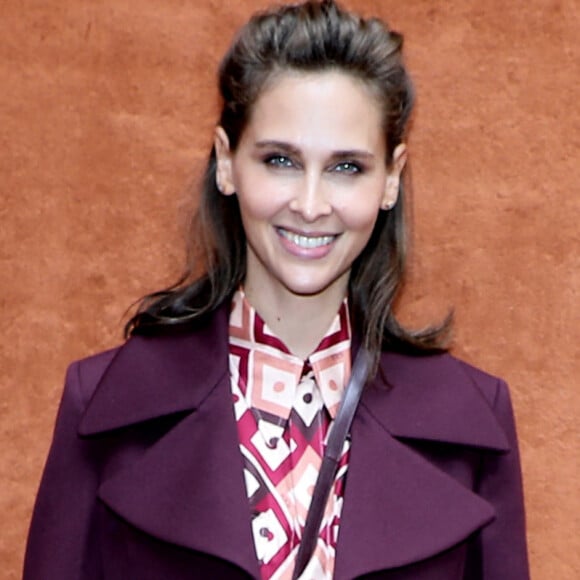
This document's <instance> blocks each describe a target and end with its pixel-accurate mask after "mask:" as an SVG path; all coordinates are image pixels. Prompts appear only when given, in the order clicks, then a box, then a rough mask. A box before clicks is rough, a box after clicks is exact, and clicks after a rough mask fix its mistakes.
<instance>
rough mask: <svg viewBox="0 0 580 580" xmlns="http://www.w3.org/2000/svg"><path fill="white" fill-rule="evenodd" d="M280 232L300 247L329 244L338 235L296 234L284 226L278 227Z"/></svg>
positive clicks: (308, 247) (306, 247)
mask: <svg viewBox="0 0 580 580" xmlns="http://www.w3.org/2000/svg"><path fill="white" fill-rule="evenodd" d="M276 229H277V230H278V233H279V234H280V235H281V236H282V237H283V238H285V239H287V240H288V241H289V242H292V243H293V244H295V245H296V246H298V247H300V248H305V249H310V248H320V247H322V246H327V245H328V244H330V243H332V242H333V241H334V240H335V238H336V237H337V236H304V235H301V234H295V233H293V232H289V231H288V230H284V229H282V228H276Z"/></svg>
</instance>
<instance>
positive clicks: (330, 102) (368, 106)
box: [242, 70, 384, 147]
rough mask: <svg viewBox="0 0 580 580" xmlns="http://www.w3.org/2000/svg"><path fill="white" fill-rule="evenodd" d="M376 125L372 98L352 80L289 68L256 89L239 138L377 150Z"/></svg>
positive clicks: (378, 135)
mask: <svg viewBox="0 0 580 580" xmlns="http://www.w3.org/2000/svg"><path fill="white" fill-rule="evenodd" d="M382 125H383V124H382V111H381V107H380V104H379V101H378V99H377V98H376V96H375V94H374V93H373V90H372V89H371V88H370V87H369V85H368V84H366V83H365V82H364V81H362V80H360V79H359V78H357V77H356V76H354V75H351V74H348V73H345V72H341V71H334V70H330V71H324V72H299V71H293V70H290V71H283V72H279V73H276V74H275V75H273V77H272V78H271V79H270V80H269V81H268V82H267V84H266V85H265V87H264V88H263V89H262V91H261V92H260V94H259V96H258V98H257V99H256V102H255V103H254V106H253V107H252V113H251V116H250V118H249V121H248V124H247V126H246V129H245V131H244V134H245V135H244V136H247V137H248V138H254V139H256V138H259V139H284V140H288V141H291V142H293V143H295V144H298V145H300V144H301V143H302V142H304V144H307V143H309V142H314V141H320V140H322V141H325V142H327V143H329V142H335V143H336V145H337V146H340V147H346V146H350V147H354V146H359V147H362V146H366V147H377V146H380V145H381V144H382V143H383V141H384V138H383V134H382ZM242 139H243V138H242Z"/></svg>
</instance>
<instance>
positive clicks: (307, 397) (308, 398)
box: [302, 393, 312, 404]
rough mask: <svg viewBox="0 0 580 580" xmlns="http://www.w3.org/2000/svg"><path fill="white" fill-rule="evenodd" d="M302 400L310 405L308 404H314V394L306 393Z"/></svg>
mask: <svg viewBox="0 0 580 580" xmlns="http://www.w3.org/2000/svg"><path fill="white" fill-rule="evenodd" d="M302 400H303V401H304V402H305V403H306V404H308V403H312V393H306V394H305V395H304V396H303V397H302Z"/></svg>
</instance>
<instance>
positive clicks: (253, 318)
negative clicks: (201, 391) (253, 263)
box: [229, 290, 350, 579]
mask: <svg viewBox="0 0 580 580" xmlns="http://www.w3.org/2000/svg"><path fill="white" fill-rule="evenodd" d="M229 331H230V351H229V352H230V374H231V387H232V395H233V400H234V412H235V417H236V421H237V425H238V436H239V441H240V450H241V452H242V456H243V458H244V477H245V482H246V492H247V496H248V500H249V503H250V508H251V511H252V531H253V537H254V545H255V549H256V554H257V556H258V560H259V561H260V569H261V574H262V578H275V579H286V578H288V579H289V578H291V576H292V572H293V569H294V563H295V559H296V554H297V552H298V545H299V542H300V538H301V536H302V531H303V528H304V523H305V520H306V515H307V513H308V508H309V506H310V501H311V499H312V491H313V488H314V484H315V482H316V478H317V476H318V471H319V469H320V464H321V462H322V456H323V454H324V449H325V442H326V438H327V435H328V431H329V428H330V426H331V424H332V421H333V419H334V417H335V415H336V412H337V410H338V406H339V403H340V398H341V396H342V393H343V391H344V387H345V385H346V382H347V381H348V378H349V376H350V322H349V318H348V306H347V301H346V299H345V301H344V302H343V304H342V305H341V308H340V310H339V312H338V314H337V315H336V317H335V319H334V321H333V323H332V325H331V327H330V328H329V329H328V332H327V333H326V335H325V337H324V338H323V340H322V341H321V342H320V345H319V346H318V348H317V349H316V351H315V352H314V353H313V354H311V355H310V357H308V359H307V360H306V361H303V360H301V359H299V358H297V357H296V356H294V355H293V354H292V353H290V352H289V350H288V349H287V347H286V346H285V345H284V343H282V341H280V340H279V339H278V338H277V337H276V336H274V335H273V333H272V332H271V331H270V330H269V329H268V327H267V326H266V324H265V323H264V321H263V320H262V319H261V318H260V316H259V315H258V313H257V312H256V311H255V310H254V309H253V308H252V306H251V305H250V304H249V303H248V301H247V300H246V299H245V296H244V294H243V291H242V290H239V291H238V292H237V293H236V294H235V296H234V299H233V301H232V311H231V315H230V327H229ZM349 448H350V443H349V441H346V442H345V445H344V449H343V453H342V457H341V460H340V465H339V470H338V473H337V476H336V480H335V485H334V490H333V493H332V494H331V496H330V497H329V500H328V504H327V506H326V511H325V515H324V519H323V522H322V526H321V530H320V536H319V539H318V544H317V547H316V550H315V552H314V555H313V557H312V559H311V561H310V562H309V564H308V566H307V568H306V570H305V571H304V573H303V575H302V578H305V579H306V578H308V579H311V578H317V579H318V578H321V579H322V578H328V579H330V578H332V574H333V571H334V557H335V549H336V541H337V537H338V528H339V525H340V513H341V508H342V497H343V493H344V482H345V476H346V471H347V466H348V452H349Z"/></svg>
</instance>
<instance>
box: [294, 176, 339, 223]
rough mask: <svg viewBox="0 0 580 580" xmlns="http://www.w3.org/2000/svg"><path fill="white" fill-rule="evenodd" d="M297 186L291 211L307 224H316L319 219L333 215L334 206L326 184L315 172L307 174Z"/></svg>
mask: <svg viewBox="0 0 580 580" xmlns="http://www.w3.org/2000/svg"><path fill="white" fill-rule="evenodd" d="M296 185H297V190H296V193H295V195H294V197H293V198H292V200H291V201H290V204H289V207H290V210H291V211H293V212H295V213H297V214H299V215H300V216H301V218H302V219H303V220H304V221H305V222H308V223H311V222H315V221H316V220H317V219H319V218H321V217H324V216H327V215H330V213H332V205H331V203H330V201H329V198H328V195H327V193H326V191H325V187H324V184H323V183H322V180H321V179H320V177H319V176H318V175H317V174H315V173H314V172H313V173H308V174H306V175H305V177H304V179H302V180H300V182H299V183H297V184H296Z"/></svg>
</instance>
